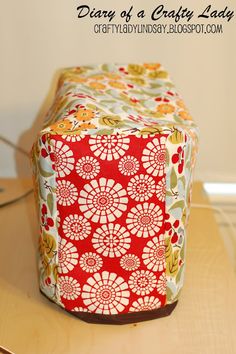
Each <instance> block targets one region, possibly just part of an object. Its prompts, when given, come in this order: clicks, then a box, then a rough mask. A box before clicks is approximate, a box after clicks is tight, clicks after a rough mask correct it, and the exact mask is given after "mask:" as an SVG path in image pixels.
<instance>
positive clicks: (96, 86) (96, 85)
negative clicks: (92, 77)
mask: <svg viewBox="0 0 236 354" xmlns="http://www.w3.org/2000/svg"><path fill="white" fill-rule="evenodd" d="M89 86H90V87H92V88H94V89H95V90H104V89H105V88H106V86H105V85H103V84H101V83H100V82H96V81H92V82H90V84H89Z"/></svg>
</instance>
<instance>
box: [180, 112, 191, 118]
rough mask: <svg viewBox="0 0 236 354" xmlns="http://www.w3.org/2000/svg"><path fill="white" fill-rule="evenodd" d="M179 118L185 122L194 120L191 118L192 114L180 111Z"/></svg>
mask: <svg viewBox="0 0 236 354" xmlns="http://www.w3.org/2000/svg"><path fill="white" fill-rule="evenodd" d="M179 116H180V118H182V119H184V120H193V118H192V117H191V116H190V114H189V113H188V112H187V111H180V112H179Z"/></svg>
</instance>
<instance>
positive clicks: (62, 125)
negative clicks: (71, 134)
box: [50, 120, 72, 132]
mask: <svg viewBox="0 0 236 354" xmlns="http://www.w3.org/2000/svg"><path fill="white" fill-rule="evenodd" d="M71 127H72V123H71V122H70V121H69V120H61V121H60V122H58V123H55V124H53V125H51V127H50V129H51V130H52V131H55V132H63V131H66V130H71Z"/></svg>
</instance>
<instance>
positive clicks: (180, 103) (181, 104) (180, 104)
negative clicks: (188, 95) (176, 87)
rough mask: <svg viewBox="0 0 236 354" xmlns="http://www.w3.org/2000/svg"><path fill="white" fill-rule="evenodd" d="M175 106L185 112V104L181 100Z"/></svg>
mask: <svg viewBox="0 0 236 354" xmlns="http://www.w3.org/2000/svg"><path fill="white" fill-rule="evenodd" d="M176 104H177V106H178V107H180V108H183V109H184V110H185V111H186V110H187V107H186V106H185V103H184V101H183V100H178V101H177V102H176Z"/></svg>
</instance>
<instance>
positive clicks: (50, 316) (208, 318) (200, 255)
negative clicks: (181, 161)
mask: <svg viewBox="0 0 236 354" xmlns="http://www.w3.org/2000/svg"><path fill="white" fill-rule="evenodd" d="M0 187H3V188H6V191H5V192H3V193H0V198H1V199H0V204H1V203H3V202H4V201H6V200H9V199H11V198H15V197H17V196H19V195H20V194H22V192H24V191H27V190H28V189H29V188H30V187H31V185H30V182H29V181H17V180H0ZM193 201H194V202H195V203H204V204H206V203H208V200H207V198H206V196H205V195H204V192H203V190H202V185H201V184H200V183H196V184H195V185H194V195H193ZM0 230H1V231H0V232H1V247H0V275H1V278H0V346H3V347H5V348H7V349H8V350H10V351H11V352H13V353H15V354H54V353H55V354H77V353H78V354H131V353H132V354H159V353H160V354H172V353H173V354H192V353H197V354H218V353H219V354H231V353H232V354H235V353H236V335H235V334H236V306H235V300H236V298H235V297H236V279H235V275H234V273H233V269H232V266H231V265H230V263H229V261H228V258H227V255H226V251H225V249H224V246H223V242H222V241H221V238H220V236H219V231H218V229H217V225H216V223H215V220H214V216H213V214H212V211H211V210H204V209H194V208H193V209H192V213H191V217H190V224H189V228H188V245H187V269H186V277H185V286H184V289H183V291H182V294H181V298H180V301H179V304H178V305H177V307H176V309H175V310H174V312H173V313H172V315H171V316H170V317H166V318H162V319H157V320H153V321H148V322H143V323H137V324H131V325H123V326H111V325H96V324H88V323H84V322H82V321H80V320H79V319H77V318H75V317H73V316H72V315H70V314H68V313H66V312H65V311H63V310H61V309H60V308H59V307H57V306H56V305H54V304H53V303H51V302H49V301H48V300H47V299H46V298H44V297H43V296H42V295H41V294H40V293H39V291H38V282H37V268H36V252H37V221H36V214H35V209H34V203H33V195H32V194H31V195H29V196H28V197H26V198H25V199H23V200H20V201H18V202H16V203H14V204H11V205H8V206H6V207H4V208H1V209H0ZM2 352H3V351H2ZM0 353H1V349H0Z"/></svg>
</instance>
